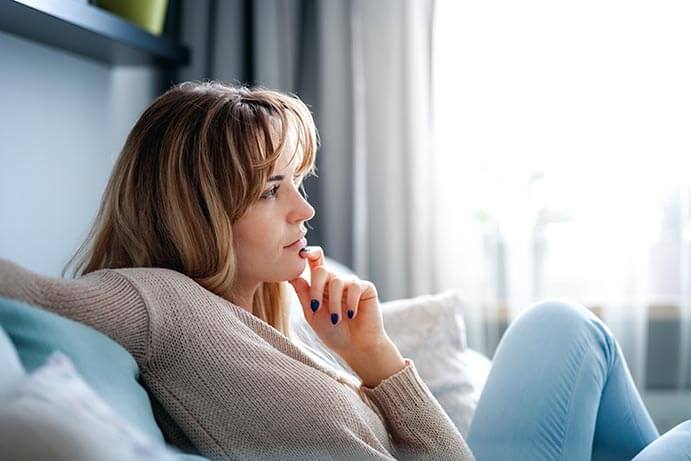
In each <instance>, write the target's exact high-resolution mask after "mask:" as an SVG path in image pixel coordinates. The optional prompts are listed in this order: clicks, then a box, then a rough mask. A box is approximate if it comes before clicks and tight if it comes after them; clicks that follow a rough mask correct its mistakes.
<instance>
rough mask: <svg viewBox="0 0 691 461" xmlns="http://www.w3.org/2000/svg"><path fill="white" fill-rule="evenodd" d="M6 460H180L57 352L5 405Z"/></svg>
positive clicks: (1, 412) (0, 430) (0, 420)
mask: <svg viewBox="0 0 691 461" xmlns="http://www.w3.org/2000/svg"><path fill="white" fill-rule="evenodd" d="M0 459H8V460H9V459H11V460H16V461H24V460H27V461H28V460H31V461H41V460H65V461H67V460H69V461H81V460H84V461H87V460H88V461H93V460H99V461H122V460H147V461H148V460H155V461H173V460H175V459H178V458H177V456H176V455H175V454H174V452H172V451H171V450H169V449H168V448H167V447H165V446H164V445H162V444H161V443H160V442H158V441H154V440H152V439H150V438H149V437H148V436H147V435H146V434H144V433H143V432H141V431H140V430H139V429H137V428H135V427H134V426H132V425H131V424H129V423H128V422H127V421H125V420H124V419H123V418H122V417H120V416H119V415H117V414H116V413H115V411H114V410H112V409H111V408H110V407H109V406H108V404H106V403H105V402H104V401H103V400H102V399H101V398H100V397H99V396H98V395H97V394H96V393H95V392H94V391H93V390H92V389H91V388H90V387H89V385H88V384H87V383H86V382H85V381H84V380H83V379H82V378H81V376H80V375H79V374H78V372H77V370H76V368H75V367H74V364H73V363H72V361H71V360H70V359H69V357H67V356H66V355H65V354H63V353H62V352H60V351H56V352H54V353H53V354H52V355H51V356H50V357H49V358H48V360H47V361H46V363H45V364H44V365H43V366H41V367H40V368H38V369H36V370H34V371H33V372H32V373H31V374H29V375H28V376H27V377H26V378H25V379H24V380H23V381H21V382H20V383H19V384H18V385H17V386H16V387H15V388H14V389H13V390H12V391H10V392H9V393H7V394H6V395H5V396H3V399H2V400H0Z"/></svg>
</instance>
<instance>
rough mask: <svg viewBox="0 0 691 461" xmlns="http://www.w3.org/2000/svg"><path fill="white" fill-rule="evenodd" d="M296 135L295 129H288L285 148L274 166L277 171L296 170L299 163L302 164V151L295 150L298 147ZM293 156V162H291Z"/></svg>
mask: <svg viewBox="0 0 691 461" xmlns="http://www.w3.org/2000/svg"><path fill="white" fill-rule="evenodd" d="M295 141H296V135H295V130H293V129H291V130H288V133H287V137H286V144H285V146H284V148H283V151H282V152H281V155H280V156H279V157H278V160H277V161H276V165H275V167H274V169H275V171H277V172H278V171H286V170H291V171H292V170H295V169H296V168H297V167H298V165H299V164H300V161H301V157H302V155H301V152H295V148H296V144H295ZM291 158H292V162H291Z"/></svg>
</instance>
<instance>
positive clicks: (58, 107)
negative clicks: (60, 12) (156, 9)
mask: <svg viewBox="0 0 691 461" xmlns="http://www.w3.org/2000/svg"><path fill="white" fill-rule="evenodd" d="M0 60H1V62H2V67H1V70H0V258H6V259H9V260H11V261H14V262H16V263H18V264H20V265H22V266H24V267H26V268H27V269H30V270H33V271H36V272H39V273H42V274H46V275H52V276H58V275H59V274H60V271H61V270H62V267H63V265H64V264H65V263H66V262H67V260H68V259H69V257H70V256H71V254H72V253H73V252H74V251H75V250H76V249H77V247H78V246H79V244H80V243H81V241H82V239H83V238H84V237H85V236H86V233H87V231H88V229H89V226H90V224H91V222H92V220H93V218H94V217H95V215H96V212H97V210H98V205H99V202H100V197H101V194H102V192H103V190H104V188H105V185H106V183H107V180H108V176H109V174H110V170H111V168H112V166H113V163H114V161H115V159H116V158H117V155H118V154H119V151H120V148H121V147H122V144H123V143H124V141H125V138H126V136H127V133H128V132H129V129H130V128H131V127H132V125H133V124H134V122H135V121H136V120H137V118H138V117H139V115H140V113H141V112H142V111H143V110H144V108H145V107H146V106H148V105H149V103H150V102H151V101H152V100H153V99H154V98H155V97H156V96H157V95H158V94H160V93H161V92H162V91H163V90H164V88H166V87H167V86H168V85H167V84H166V76H165V75H164V72H162V71H160V70H157V69H155V68H147V67H111V66H109V65H106V64H103V63H100V62H97V61H93V60H90V59H88V58H85V57H82V56H78V55H73V54H70V53H67V52H65V51H63V50H59V49H54V48H51V47H48V46H45V45H42V44H38V43H34V42H31V41H29V40H25V39H23V38H19V37H16V36H13V35H9V34H6V33H1V32H0Z"/></svg>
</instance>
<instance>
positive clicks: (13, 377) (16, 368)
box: [0, 326, 26, 398]
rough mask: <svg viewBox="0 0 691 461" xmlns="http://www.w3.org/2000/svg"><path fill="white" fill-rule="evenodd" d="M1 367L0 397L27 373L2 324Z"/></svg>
mask: <svg viewBox="0 0 691 461" xmlns="http://www.w3.org/2000/svg"><path fill="white" fill-rule="evenodd" d="M0 367H2V372H1V373H0V398H2V396H3V395H5V394H6V393H7V392H8V391H9V390H10V389H12V388H13V387H15V386H16V385H17V383H18V382H19V381H21V380H22V378H23V377H24V376H25V375H26V372H25V371H24V367H23V366H22V364H21V363H20V361H19V357H18V356H17V351H16V350H15V348H14V345H13V344H12V341H10V338H9V337H8V336H7V333H5V330H3V329H2V326H0Z"/></svg>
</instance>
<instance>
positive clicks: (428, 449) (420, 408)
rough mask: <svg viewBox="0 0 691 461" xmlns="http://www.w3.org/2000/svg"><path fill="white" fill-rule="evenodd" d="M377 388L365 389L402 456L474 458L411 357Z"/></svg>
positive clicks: (439, 458) (438, 458)
mask: <svg viewBox="0 0 691 461" xmlns="http://www.w3.org/2000/svg"><path fill="white" fill-rule="evenodd" d="M404 360H405V362H406V367H405V368H403V369H402V370H400V371H399V372H397V373H395V374H394V375H392V376H389V377H388V378H386V379H384V380H383V381H382V382H380V383H379V384H378V385H377V386H376V387H375V388H369V387H366V386H364V385H362V386H360V389H361V391H362V392H363V393H364V394H365V395H366V396H367V397H368V398H369V399H370V400H372V402H374V404H375V405H376V406H377V408H378V409H379V410H380V411H381V413H382V416H383V418H384V421H385V423H386V426H387V429H388V430H389V433H390V435H391V441H392V444H393V446H394V449H395V451H396V459H399V460H438V461H442V460H454V461H458V460H461V461H472V460H474V457H473V454H472V453H471V451H470V448H469V447H468V445H467V443H466V442H465V440H464V439H463V436H462V435H461V433H460V432H459V431H458V429H457V428H456V426H455V425H454V424H453V422H452V421H451V419H450V418H449V416H448V415H447V414H446V413H445V412H444V410H443V409H442V407H441V405H439V402H437V400H436V399H435V398H434V396H433V395H432V393H431V391H430V390H429V388H428V387H427V385H426V384H425V383H424V382H423V381H422V379H421V378H420V375H419V374H418V372H417V369H416V368H415V364H414V362H413V361H412V360H410V359H407V358H406V359H404Z"/></svg>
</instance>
